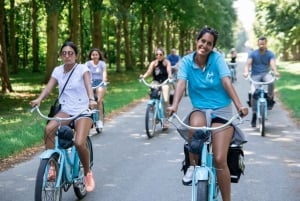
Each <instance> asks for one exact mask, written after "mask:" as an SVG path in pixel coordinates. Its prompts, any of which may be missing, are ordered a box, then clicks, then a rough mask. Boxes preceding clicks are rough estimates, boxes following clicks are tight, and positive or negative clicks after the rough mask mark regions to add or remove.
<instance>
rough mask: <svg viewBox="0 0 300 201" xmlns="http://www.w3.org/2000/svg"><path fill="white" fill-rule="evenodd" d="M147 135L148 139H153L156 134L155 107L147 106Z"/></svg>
mask: <svg viewBox="0 0 300 201" xmlns="http://www.w3.org/2000/svg"><path fill="white" fill-rule="evenodd" d="M145 125H146V133H147V136H148V138H152V137H153V136H154V133H155V128H156V122H155V105H147V109H146V117H145Z"/></svg>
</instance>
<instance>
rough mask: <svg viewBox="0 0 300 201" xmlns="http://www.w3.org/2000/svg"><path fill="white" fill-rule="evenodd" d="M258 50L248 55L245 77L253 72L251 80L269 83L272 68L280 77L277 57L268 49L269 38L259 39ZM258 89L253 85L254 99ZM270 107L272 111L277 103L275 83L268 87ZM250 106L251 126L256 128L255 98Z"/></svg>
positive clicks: (250, 101)
mask: <svg viewBox="0 0 300 201" xmlns="http://www.w3.org/2000/svg"><path fill="white" fill-rule="evenodd" d="M258 47H259V48H258V49H256V50H254V51H252V52H251V53H250V54H249V55H248V60H247V63H246V66H245V70H244V74H243V75H244V77H246V78H247V77H248V75H249V72H250V71H251V78H252V79H253V80H254V81H258V82H261V81H263V82H268V81H270V80H271V79H272V75H270V74H269V71H270V67H271V69H272V70H273V72H274V75H275V76H276V77H279V72H278V71H277V67H276V61H275V55H274V53H273V52H272V51H270V50H268V49H267V38H266V37H264V36H261V37H260V38H259V39H258ZM257 88H258V86H257V85H251V94H252V97H254V96H253V94H254V92H255V90H256V89H257ZM267 100H268V106H269V109H272V107H273V105H274V103H275V101H274V83H271V84H269V86H268V98H267ZM249 103H250V104H249V105H251V106H252V120H251V126H252V127H256V119H257V116H256V110H257V104H256V100H255V99H254V98H251V100H249Z"/></svg>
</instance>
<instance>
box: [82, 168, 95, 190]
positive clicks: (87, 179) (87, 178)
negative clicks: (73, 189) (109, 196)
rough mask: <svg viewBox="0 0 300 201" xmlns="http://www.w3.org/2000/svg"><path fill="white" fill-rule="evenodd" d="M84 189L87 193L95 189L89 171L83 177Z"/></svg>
mask: <svg viewBox="0 0 300 201" xmlns="http://www.w3.org/2000/svg"><path fill="white" fill-rule="evenodd" d="M84 182H85V189H86V191H87V192H92V191H93V190H94V189H95V181H94V177H93V173H92V171H89V172H88V173H87V175H86V176H85V177H84Z"/></svg>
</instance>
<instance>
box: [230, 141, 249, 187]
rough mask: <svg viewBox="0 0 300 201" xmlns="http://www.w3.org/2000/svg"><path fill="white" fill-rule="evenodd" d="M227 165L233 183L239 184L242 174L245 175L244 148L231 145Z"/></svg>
mask: <svg viewBox="0 0 300 201" xmlns="http://www.w3.org/2000/svg"><path fill="white" fill-rule="evenodd" d="M227 164H228V168H229V171H230V177H231V182H232V183H238V182H239V179H240V177H241V174H244V170H245V164H244V151H243V147H242V146H238V145H230V147H229V150H228V155H227Z"/></svg>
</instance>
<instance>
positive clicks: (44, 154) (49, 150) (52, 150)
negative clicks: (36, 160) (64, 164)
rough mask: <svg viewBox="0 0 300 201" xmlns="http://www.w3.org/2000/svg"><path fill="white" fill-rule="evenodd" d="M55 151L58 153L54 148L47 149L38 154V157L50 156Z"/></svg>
mask: <svg viewBox="0 0 300 201" xmlns="http://www.w3.org/2000/svg"><path fill="white" fill-rule="evenodd" d="M55 153H57V154H59V152H58V151H56V150H54V149H47V150H45V151H43V153H42V154H41V155H40V159H46V158H50V157H51V156H52V155H53V154H55Z"/></svg>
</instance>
